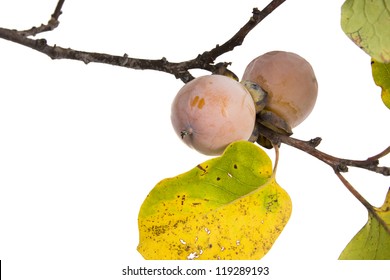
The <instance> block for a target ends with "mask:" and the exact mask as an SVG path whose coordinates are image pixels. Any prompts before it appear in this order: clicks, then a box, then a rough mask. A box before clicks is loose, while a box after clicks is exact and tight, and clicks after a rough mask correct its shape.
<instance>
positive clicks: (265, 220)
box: [138, 141, 292, 260]
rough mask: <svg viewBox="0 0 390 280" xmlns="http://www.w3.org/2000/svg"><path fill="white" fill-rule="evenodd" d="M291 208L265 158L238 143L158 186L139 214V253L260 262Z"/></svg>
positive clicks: (151, 256) (254, 148)
mask: <svg viewBox="0 0 390 280" xmlns="http://www.w3.org/2000/svg"><path fill="white" fill-rule="evenodd" d="M291 207H292V206H291V199H290V197H289V195H288V194H287V193H286V192H285V191H284V190H283V189H282V188H281V187H280V186H279V185H278V184H277V183H276V181H275V179H274V176H273V174H272V162H271V160H270V159H269V157H268V156H267V154H266V153H265V152H264V151H263V150H261V149H260V148H259V147H258V146H256V145H255V144H253V143H250V142H248V141H238V142H235V143H233V144H231V145H230V146H228V147H227V148H226V150H225V152H224V154H223V155H222V156H220V157H217V158H213V159H211V160H208V161H206V162H204V163H202V164H199V165H198V166H196V167H195V168H194V169H192V170H190V171H188V172H186V173H184V174H181V175H178V176H177V177H174V178H168V179H165V180H162V181H161V182H160V183H158V184H157V185H156V186H155V187H154V189H153V190H152V191H151V192H150V193H149V195H148V196H147V198H146V199H145V201H144V203H143V204H142V206H141V209H140V212H139V216H138V227H139V235H140V242H139V245H138V251H139V252H140V253H141V254H142V256H143V257H144V258H145V259H171V260H172V259H260V258H261V257H263V256H264V255H265V254H266V253H267V252H268V251H269V249H270V248H271V247H272V245H273V244H274V242H275V240H276V239H277V237H278V236H279V234H280V233H281V231H282V230H283V228H284V226H285V225H286V223H287V221H288V219H289V217H290V214H291Z"/></svg>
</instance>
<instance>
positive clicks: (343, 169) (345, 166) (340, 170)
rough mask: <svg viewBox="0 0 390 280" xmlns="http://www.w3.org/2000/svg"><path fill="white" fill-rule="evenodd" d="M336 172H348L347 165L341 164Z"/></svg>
mask: <svg viewBox="0 0 390 280" xmlns="http://www.w3.org/2000/svg"><path fill="white" fill-rule="evenodd" d="M336 172H348V166H347V165H346V164H345V163H339V164H338V165H337V166H336Z"/></svg>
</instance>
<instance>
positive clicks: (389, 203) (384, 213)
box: [339, 189, 390, 260]
mask: <svg viewBox="0 0 390 280" xmlns="http://www.w3.org/2000/svg"><path fill="white" fill-rule="evenodd" d="M374 209H375V213H376V215H374V214H372V213H369V215H368V222H367V224H366V225H365V226H364V227H363V228H362V229H361V230H360V231H359V232H358V233H357V234H356V235H355V237H354V238H352V240H351V241H350V242H349V243H348V245H347V247H345V249H344V250H343V252H342V253H341V255H340V257H339V259H340V260H390V189H389V191H388V192H387V196H386V199H385V202H384V203H383V205H382V207H381V208H374Z"/></svg>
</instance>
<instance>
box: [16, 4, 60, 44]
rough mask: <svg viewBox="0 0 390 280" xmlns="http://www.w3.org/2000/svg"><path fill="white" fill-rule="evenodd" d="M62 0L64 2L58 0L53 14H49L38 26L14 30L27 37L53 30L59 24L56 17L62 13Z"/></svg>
mask: <svg viewBox="0 0 390 280" xmlns="http://www.w3.org/2000/svg"><path fill="white" fill-rule="evenodd" d="M64 2H65V0H59V1H58V3H57V5H56V8H55V9H54V12H53V14H52V15H51V18H50V20H49V21H48V22H47V23H46V24H41V25H40V26H39V27H35V26H34V27H32V28H30V29H27V30H22V31H16V32H17V33H19V34H20V35H21V36H24V37H28V36H35V35H37V34H39V33H42V32H47V31H51V30H54V29H55V28H57V27H58V25H59V24H60V22H59V20H58V18H59V17H60V15H61V14H62V6H63V5H64Z"/></svg>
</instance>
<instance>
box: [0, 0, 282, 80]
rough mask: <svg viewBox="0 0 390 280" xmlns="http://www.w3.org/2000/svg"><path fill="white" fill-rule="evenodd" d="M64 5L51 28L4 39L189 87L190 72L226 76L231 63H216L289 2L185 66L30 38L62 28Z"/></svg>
mask: <svg viewBox="0 0 390 280" xmlns="http://www.w3.org/2000/svg"><path fill="white" fill-rule="evenodd" d="M64 2H65V0H59V1H58V3H57V6H56V8H55V11H54V13H53V14H52V16H51V19H50V20H49V22H48V23H47V24H42V25H41V26H39V27H33V28H31V29H28V30H24V31H18V30H14V29H7V28H0V38H3V39H5V40H9V41H12V42H14V43H17V44H20V45H23V46H26V47H29V48H32V49H34V50H36V51H38V52H41V53H43V54H46V55H47V56H49V57H50V58H51V59H72V60H79V61H82V62H84V63H86V64H88V63H91V62H95V63H104V64H110V65H114V66H120V67H126V68H131V69H137V70H156V71H162V72H166V73H169V74H172V75H174V76H175V77H176V78H178V79H181V80H182V81H183V82H184V83H187V82H189V81H190V80H192V79H193V78H194V77H193V76H192V75H191V74H190V72H189V70H191V69H204V70H207V71H210V72H212V73H219V74H223V72H224V71H226V67H227V65H229V63H218V64H215V65H214V61H215V60H216V59H217V58H218V57H219V56H220V55H222V54H224V53H226V52H229V51H231V50H233V49H234V48H235V47H236V46H239V45H241V44H242V42H243V41H244V39H245V37H246V36H247V35H248V33H249V32H250V31H251V30H252V29H253V28H254V27H255V26H256V25H257V24H259V23H260V22H261V21H262V20H263V19H264V18H266V17H267V16H268V15H270V14H271V13H272V12H273V11H274V10H275V9H276V8H277V7H279V6H280V5H281V4H282V3H283V2H285V0H273V1H271V2H270V3H269V4H268V5H267V6H266V7H265V8H264V9H263V10H262V11H259V10H258V9H256V8H255V9H253V16H252V17H251V18H250V20H249V21H248V22H247V23H246V24H245V25H244V26H243V27H242V28H241V29H240V30H239V31H238V32H237V33H236V34H235V35H234V36H233V37H232V38H231V39H229V40H228V41H226V42H225V43H224V44H222V45H221V46H219V45H217V46H216V47H215V48H213V49H212V50H210V51H205V52H203V54H200V55H198V56H197V57H196V58H193V59H190V60H188V61H183V62H169V61H168V60H167V59H166V58H164V57H163V58H161V59H157V60H151V59H141V58H132V57H129V56H128V55H127V54H126V53H125V54H124V55H122V56H118V55H110V54H106V53H96V52H86V51H79V50H73V49H70V48H62V47H60V46H56V45H54V46H50V45H48V44H47V41H46V40H45V39H31V38H28V37H30V36H35V35H36V34H38V33H42V32H46V31H51V30H53V29H55V28H56V27H57V26H58V24H59V21H58V18H59V16H60V15H61V10H62V7H63V4H64Z"/></svg>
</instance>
